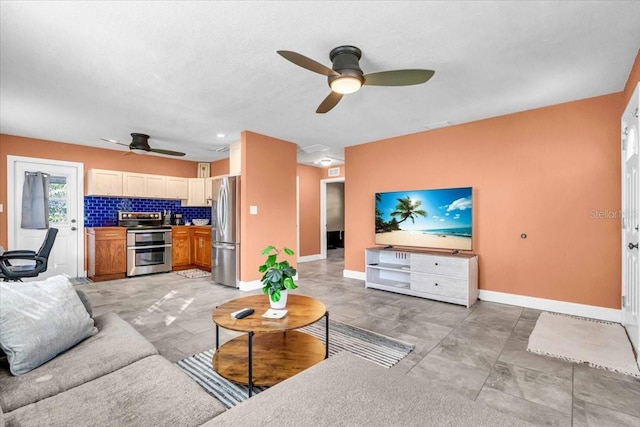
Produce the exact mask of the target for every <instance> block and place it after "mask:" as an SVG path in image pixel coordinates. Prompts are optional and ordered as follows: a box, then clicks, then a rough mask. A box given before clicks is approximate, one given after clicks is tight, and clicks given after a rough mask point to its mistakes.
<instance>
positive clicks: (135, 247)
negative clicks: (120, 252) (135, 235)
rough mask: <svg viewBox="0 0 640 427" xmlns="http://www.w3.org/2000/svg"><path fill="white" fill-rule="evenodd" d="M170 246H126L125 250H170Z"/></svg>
mask: <svg viewBox="0 0 640 427" xmlns="http://www.w3.org/2000/svg"><path fill="white" fill-rule="evenodd" d="M170 247H171V245H170V244H169V245H148V246H144V245H138V246H127V249H160V248H170Z"/></svg>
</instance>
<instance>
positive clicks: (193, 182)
mask: <svg viewBox="0 0 640 427" xmlns="http://www.w3.org/2000/svg"><path fill="white" fill-rule="evenodd" d="M218 178H220V177H219V176H214V177H211V178H189V197H188V198H187V200H186V201H184V202H183V203H182V206H211V202H212V201H213V200H217V199H218V188H219V187H217V186H216V183H217V179H218Z"/></svg>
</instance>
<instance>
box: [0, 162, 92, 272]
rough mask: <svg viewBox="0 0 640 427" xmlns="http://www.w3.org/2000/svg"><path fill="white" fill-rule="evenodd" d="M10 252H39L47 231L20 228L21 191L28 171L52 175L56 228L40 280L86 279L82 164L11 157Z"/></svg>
mask: <svg viewBox="0 0 640 427" xmlns="http://www.w3.org/2000/svg"><path fill="white" fill-rule="evenodd" d="M7 172H8V180H7V181H8V186H9V188H8V189H7V190H8V191H7V193H8V208H7V211H8V212H7V213H8V220H9V221H8V222H9V223H8V228H9V230H8V237H9V239H8V242H9V247H8V248H7V249H8V250H16V249H30V250H34V251H37V250H38V249H39V248H40V246H41V245H42V242H43V241H44V238H45V234H46V232H47V230H31V229H24V228H21V218H22V192H23V185H24V179H25V172H43V173H46V174H48V175H49V227H51V228H57V229H58V235H57V237H56V240H55V243H54V245H53V249H52V251H51V255H50V257H49V262H48V267H47V271H46V272H45V273H43V274H41V275H40V276H39V277H38V278H37V279H32V280H42V279H44V278H47V277H50V276H54V275H57V274H64V275H66V276H68V277H71V278H75V277H79V276H84V239H83V233H84V221H83V218H84V207H83V203H82V195H83V173H84V165H83V164H82V163H74V162H62V161H56V160H48V159H37V158H30V157H18V156H8V158H7Z"/></svg>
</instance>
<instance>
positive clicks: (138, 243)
mask: <svg viewBox="0 0 640 427" xmlns="http://www.w3.org/2000/svg"><path fill="white" fill-rule="evenodd" d="M118 225H119V226H121V227H127V276H139V275H141V274H151V273H164V272H167V271H171V254H172V251H171V227H170V226H167V225H162V214H161V213H160V212H124V211H118Z"/></svg>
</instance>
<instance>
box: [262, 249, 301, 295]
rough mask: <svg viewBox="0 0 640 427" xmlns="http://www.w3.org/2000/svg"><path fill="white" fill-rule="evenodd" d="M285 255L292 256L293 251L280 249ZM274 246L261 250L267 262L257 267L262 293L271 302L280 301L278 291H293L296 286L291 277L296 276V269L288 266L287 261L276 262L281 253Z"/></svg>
mask: <svg viewBox="0 0 640 427" xmlns="http://www.w3.org/2000/svg"><path fill="white" fill-rule="evenodd" d="M282 251H284V253H285V254H287V255H293V251H292V250H291V249H289V248H286V247H285V248H282ZM282 251H281V250H279V249H278V248H276V247H275V246H271V245H269V246H267V247H266V248H264V249H263V250H262V252H261V253H262V255H265V256H266V257H267V260H266V261H265V262H264V264H262V265H261V266H260V267H258V271H259V272H260V273H264V274H263V275H262V279H260V281H261V282H262V292H264V294H265V295H268V296H269V298H271V301H274V302H278V301H280V291H283V290H285V289H289V290H293V289H296V288H297V286H296V284H295V283H294V282H293V277H294V276H295V275H296V269H295V268H293V267H291V266H290V265H289V261H286V260H285V261H278V255H280V252H282Z"/></svg>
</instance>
